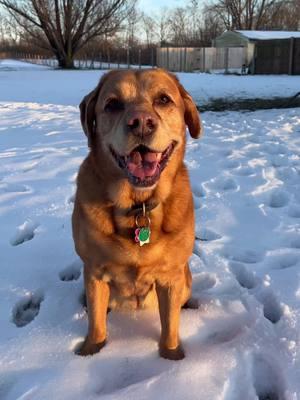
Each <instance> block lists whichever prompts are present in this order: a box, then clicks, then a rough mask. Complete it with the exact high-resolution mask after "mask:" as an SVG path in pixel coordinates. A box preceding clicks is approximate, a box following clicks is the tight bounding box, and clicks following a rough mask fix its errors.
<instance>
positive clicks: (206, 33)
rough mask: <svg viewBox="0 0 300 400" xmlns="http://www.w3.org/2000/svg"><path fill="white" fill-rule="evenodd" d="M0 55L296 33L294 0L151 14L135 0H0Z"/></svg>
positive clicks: (69, 58) (197, 5)
mask: <svg viewBox="0 0 300 400" xmlns="http://www.w3.org/2000/svg"><path fill="white" fill-rule="evenodd" d="M1 5H2V9H1V8H0V51H1V49H2V51H4V50H8V49H10V50H11V49H17V50H23V51H24V50H25V51H31V52H36V53H40V54H45V55H49V56H54V57H55V58H56V59H57V61H58V65H59V66H60V67H61V68H73V67H74V58H75V57H77V56H78V55H80V54H82V53H83V52H84V53H85V54H93V53H94V54H95V53H98V54H99V52H103V51H104V52H107V51H108V49H110V51H111V53H113V52H116V51H119V49H128V48H130V49H138V48H145V47H146V48H152V47H156V46H191V47H193V46H195V47H202V46H210V45H211V42H212V40H213V39H214V38H215V37H216V36H218V35H220V34H221V33H222V32H224V30H242V29H247V30H253V29H255V30H295V31H296V30H300V1H299V0H204V1H201V2H200V1H199V0H187V2H186V5H185V6H182V7H175V8H162V9H161V11H160V12H158V13H156V14H153V13H151V14H149V13H148V14H147V13H145V12H143V11H141V10H140V8H139V4H138V0H0V6H1Z"/></svg>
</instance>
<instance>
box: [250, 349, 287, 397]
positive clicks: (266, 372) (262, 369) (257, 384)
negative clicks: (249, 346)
mask: <svg viewBox="0 0 300 400" xmlns="http://www.w3.org/2000/svg"><path fill="white" fill-rule="evenodd" d="M252 377H253V386H254V388H255V391H256V394H257V398H258V400H285V395H284V392H285V382H284V378H283V376H282V373H281V368H280V367H279V366H277V365H276V363H275V362H274V360H271V359H268V358H267V357H266V356H264V355H262V354H255V355H254V357H253V361H252Z"/></svg>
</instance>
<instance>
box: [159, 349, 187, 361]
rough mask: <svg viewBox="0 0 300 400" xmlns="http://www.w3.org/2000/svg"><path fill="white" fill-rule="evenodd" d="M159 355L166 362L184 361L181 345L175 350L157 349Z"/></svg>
mask: <svg viewBox="0 0 300 400" xmlns="http://www.w3.org/2000/svg"><path fill="white" fill-rule="evenodd" d="M159 355H160V356H161V357H162V358H166V359H167V360H172V361H179V360H182V359H184V357H185V356H184V351H183V348H182V347H181V345H179V346H178V347H176V349H168V348H167V347H163V346H160V347H159Z"/></svg>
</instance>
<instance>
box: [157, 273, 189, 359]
mask: <svg viewBox="0 0 300 400" xmlns="http://www.w3.org/2000/svg"><path fill="white" fill-rule="evenodd" d="M183 288H184V283H182V282H181V281H179V282H178V281H177V282H176V283H168V284H165V283H164V284H161V283H159V282H157V283H156V291H157V297H158V305H159V315H160V321H161V337H160V342H159V354H160V356H161V357H163V358H167V359H169V360H181V359H183V358H184V351H183V349H182V347H181V345H180V340H179V319H180V310H181V305H182V290H183Z"/></svg>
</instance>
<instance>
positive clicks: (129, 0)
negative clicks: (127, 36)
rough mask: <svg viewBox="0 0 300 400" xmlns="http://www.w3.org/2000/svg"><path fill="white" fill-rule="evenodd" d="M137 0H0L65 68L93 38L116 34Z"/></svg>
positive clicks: (36, 41)
mask: <svg viewBox="0 0 300 400" xmlns="http://www.w3.org/2000/svg"><path fill="white" fill-rule="evenodd" d="M134 4H135V0H0V5H3V6H4V8H5V9H6V10H7V11H8V13H9V14H10V15H11V17H12V18H13V19H14V20H15V21H16V22H17V24H18V26H19V27H21V29H23V31H25V32H26V33H27V34H28V35H29V36H30V37H31V38H32V40H33V42H34V44H37V45H39V46H40V47H42V48H46V49H50V50H51V51H52V52H53V54H54V55H55V57H56V58H57V60H58V64H59V66H60V67H61V68H73V67H74V56H75V54H76V53H77V52H78V51H79V50H80V49H81V48H83V47H84V46H85V45H86V44H87V43H88V42H89V41H90V40H92V39H94V38H96V37H99V36H109V35H111V34H114V33H115V32H116V31H117V30H118V29H120V26H121V24H122V22H123V21H124V19H125V18H126V17H127V15H128V13H129V12H130V11H131V9H132V8H133V7H134Z"/></svg>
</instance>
